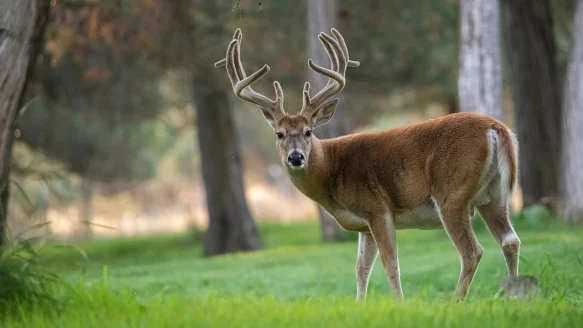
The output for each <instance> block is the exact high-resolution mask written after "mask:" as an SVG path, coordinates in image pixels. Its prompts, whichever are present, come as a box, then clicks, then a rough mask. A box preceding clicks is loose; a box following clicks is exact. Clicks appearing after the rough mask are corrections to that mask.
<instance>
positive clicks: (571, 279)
mask: <svg viewBox="0 0 583 328" xmlns="http://www.w3.org/2000/svg"><path fill="white" fill-rule="evenodd" d="M476 230H477V231H478V239H479V240H480V243H481V244H482V245H483V246H484V248H485V250H486V252H485V255H484V257H483V259H482V262H481V264H480V267H479V269H478V273H477V275H476V278H475V279H474V282H473V284H472V287H471V290H470V293H469V296H468V298H467V300H466V301H465V302H464V303H461V304H455V303H452V301H451V299H452V295H453V291H454V289H455V285H456V282H457V278H458V274H459V269H460V263H459V258H458V254H457V252H456V250H455V248H454V247H453V245H452V244H451V241H450V240H449V239H448V237H447V235H446V234H445V232H443V231H400V232H399V233H398V239H399V256H400V263H401V279H402V284H403V290H404V293H405V301H403V302H399V303H396V302H394V301H393V300H392V292H391V290H390V287H389V284H388V281H387V278H386V276H385V273H384V270H383V268H382V264H381V262H380V260H377V263H376V266H375V269H374V271H373V274H372V277H371V282H370V287H369V297H368V301H367V303H366V305H363V304H359V303H356V302H355V301H354V297H355V292H356V288H355V274H354V265H355V260H356V241H355V240H354V235H353V236H351V237H352V239H351V240H350V241H347V242H344V243H340V244H327V245H325V244H321V243H320V242H319V230H318V226H317V224H316V223H300V224H291V225H277V224H268V225H261V231H262V236H263V239H264V242H265V245H266V249H264V250H262V251H259V252H253V253H238V254H230V255H225V256H219V257H215V258H212V259H206V258H202V257H201V253H202V252H201V245H200V244H199V243H198V242H197V241H196V240H195V239H194V238H192V236H191V235H178V236H160V237H151V238H139V239H132V240H104V241H96V242H90V243H85V244H83V245H81V246H82V248H83V249H84V250H85V251H86V252H87V255H88V258H89V260H85V259H84V258H83V257H82V256H80V255H79V254H78V253H75V252H74V251H72V250H64V249H61V250H59V251H55V250H51V251H50V254H49V259H50V260H49V261H48V264H49V268H52V269H54V270H57V271H58V272H60V273H61V274H62V275H63V276H64V277H65V279H66V281H67V282H68V283H69V284H70V285H71V286H72V287H73V290H74V291H75V292H71V291H68V290H66V289H64V290H63V292H61V293H60V294H59V295H57V297H60V298H61V299H63V302H65V304H66V305H65V306H63V307H61V308H60V309H54V308H52V307H47V306H42V305H38V306H37V307H35V308H33V309H30V308H24V307H21V308H20V310H19V311H15V310H11V311H9V312H10V313H9V314H8V315H7V316H5V318H4V320H3V321H2V322H3V323H4V324H5V325H6V326H15V327H16V326H22V327H55V326H57V327H97V326H99V327H199V326H210V327H223V326H228V327H247V326H248V327H282V326H301V327H304V326H314V325H315V326H330V327H345V326H352V327H354V326H357V327H360V326H366V327H369V326H379V327H380V326H396V327H402V326H415V327H427V326H435V327H445V326H447V327H457V326H462V325H463V326H465V327H468V326H488V327H510V326H513V327H522V326H535V327H567V326H577V325H578V324H580V322H581V320H583V310H582V309H583V263H582V262H581V255H580V254H583V230H582V229H581V228H573V227H567V226H562V225H556V224H544V225H540V224H533V223H529V222H527V221H525V222H520V223H518V224H517V225H516V230H517V232H518V234H519V236H520V238H521V240H522V252H521V262H520V273H521V274H530V275H534V276H536V277H537V278H538V279H539V282H540V285H541V288H542V292H541V295H540V298H539V299H538V300H536V301H534V302H529V303H526V302H523V301H518V302H502V301H499V300H493V296H494V295H495V293H496V292H497V291H498V287H499V281H500V278H502V277H503V276H504V275H505V274H506V267H505V263H504V259H503V257H502V253H501V251H500V248H499V247H498V245H497V244H496V243H495V241H494V239H493V237H492V236H491V235H490V234H489V232H488V231H487V229H484V227H483V226H481V223H479V221H478V222H476Z"/></svg>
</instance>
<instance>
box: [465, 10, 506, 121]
mask: <svg viewBox="0 0 583 328" xmlns="http://www.w3.org/2000/svg"><path fill="white" fill-rule="evenodd" d="M499 15H500V8H499V2H498V1H490V0H461V6H460V39H461V47H460V69H459V78H458V89H459V91H458V92H459V105H460V109H461V110H462V111H466V112H476V113H480V114H486V115H489V116H491V117H493V118H496V119H499V120H501V119H502V67H501V66H502V59H501V56H500V44H499V36H498V34H499V33H498V28H499V21H500V19H499Z"/></svg>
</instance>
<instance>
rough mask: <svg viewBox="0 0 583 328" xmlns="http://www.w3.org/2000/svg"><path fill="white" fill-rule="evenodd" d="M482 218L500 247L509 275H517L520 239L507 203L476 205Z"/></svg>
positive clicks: (493, 202)
mask: <svg viewBox="0 0 583 328" xmlns="http://www.w3.org/2000/svg"><path fill="white" fill-rule="evenodd" d="M478 211H480V215H481V216H482V219H483V220H484V222H485V223H486V225H487V226H488V229H489V230H490V232H491V233H492V235H493V236H494V239H496V241H497V242H498V244H499V245H500V247H501V248H502V253H503V254H504V258H505V259H506V266H507V267H508V275H509V276H514V277H516V276H518V255H519V253H520V239H519V238H518V235H516V232H515V231H514V228H513V227H512V224H511V223H510V216H509V211H508V205H507V204H500V203H499V202H496V201H492V202H490V203H489V204H487V205H484V206H480V207H478Z"/></svg>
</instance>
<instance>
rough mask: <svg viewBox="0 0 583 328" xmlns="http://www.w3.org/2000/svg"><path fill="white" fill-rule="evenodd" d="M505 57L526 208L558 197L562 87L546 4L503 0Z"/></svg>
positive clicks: (538, 0)
mask: <svg viewBox="0 0 583 328" xmlns="http://www.w3.org/2000/svg"><path fill="white" fill-rule="evenodd" d="M501 5H502V18H503V19H502V21H503V31H504V39H505V41H506V46H505V50H506V51H505V52H506V56H507V58H508V61H509V63H510V73H511V76H512V96H513V101H514V116H515V125H516V131H517V136H518V142H519V145H520V182H521V183H520V184H521V188H522V194H523V204H524V206H529V205H532V204H535V203H538V202H547V201H550V200H551V199H556V197H557V196H558V194H557V193H558V182H559V181H560V174H559V172H560V161H558V160H557V158H560V154H561V124H562V120H561V103H560V83H559V82H558V81H559V79H558V69H557V63H556V46H555V35H554V30H553V16H552V8H551V3H550V1H549V0H532V1H527V0H503V1H502V2H501Z"/></svg>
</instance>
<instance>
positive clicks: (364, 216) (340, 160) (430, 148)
mask: <svg viewBox="0 0 583 328" xmlns="http://www.w3.org/2000/svg"><path fill="white" fill-rule="evenodd" d="M332 34H333V35H334V36H335V38H333V37H330V36H329V35H327V34H325V33H321V34H320V35H319V39H320V41H321V42H322V44H323V45H324V47H325V49H326V51H327V52H328V55H329V56H330V61H331V66H332V68H331V69H327V68H323V67H320V66H318V65H316V64H314V63H313V62H312V60H311V59H310V60H308V65H309V66H310V68H311V69H313V70H315V71H317V72H318V73H320V74H323V75H325V76H326V77H328V78H329V80H328V84H327V85H326V86H325V87H324V89H322V90H321V91H320V92H318V93H317V94H316V95H315V96H313V97H310V84H309V83H306V84H305V87H304V92H303V106H302V108H301V110H300V111H299V113H298V114H297V115H290V114H288V113H286V112H285V111H284V108H283V91H282V89H281V86H280V85H279V83H278V82H274V83H273V85H274V87H275V94H276V98H275V100H272V99H269V98H267V97H265V96H263V95H261V94H259V93H257V92H256V91H254V90H253V89H252V88H251V84H252V83H254V82H256V81H257V80H259V79H260V78H261V77H262V76H263V75H265V74H266V73H267V72H268V71H269V66H267V65H265V66H263V68H261V69H260V70H258V71H257V72H255V73H253V74H251V75H249V76H248V75H247V74H246V73H245V70H244V69H243V65H242V63H241V55H240V47H241V38H242V35H241V31H240V30H239V29H237V31H236V32H235V35H234V37H233V40H232V41H231V43H230V44H229V46H228V49H227V57H226V59H223V60H221V61H219V62H217V63H216V64H215V66H217V67H220V66H223V65H226V68H227V73H228V75H229V79H230V80H231V83H232V85H233V89H234V91H235V94H236V95H237V96H238V97H239V98H241V99H243V100H246V101H248V102H251V103H254V104H256V105H258V106H259V108H260V109H261V112H262V113H263V115H264V116H265V118H266V119H267V122H268V123H269V125H271V127H272V128H273V130H274V132H275V134H276V136H277V148H278V150H279V153H280V155H281V161H282V163H283V166H284V167H285V169H286V172H287V174H288V176H289V178H290V179H291V181H292V182H293V184H294V185H295V186H296V187H297V188H298V189H299V190H300V191H301V192H302V193H303V194H305V195H306V196H307V197H309V198H310V199H312V200H314V201H315V202H317V203H318V204H320V205H322V207H324V208H325V209H326V210H327V211H328V212H330V214H332V215H333V216H334V217H335V219H336V220H337V222H338V223H339V224H340V226H342V227H343V228H344V229H346V230H351V231H358V232H359V240H358V256H357V260H356V282H357V284H356V287H357V289H356V298H357V299H358V300H364V299H366V291H367V286H368V280H369V276H370V272H371V269H372V267H373V264H374V262H375V259H376V256H377V252H380V257H381V260H382V263H383V265H384V267H385V269H386V272H387V276H388V278H389V282H390V285H391V288H392V290H393V291H394V292H395V294H396V296H397V298H401V297H402V296H403V291H402V289H401V281H400V275H399V262H398V258H397V241H396V234H395V230H397V229H440V228H441V227H445V230H446V232H447V233H448V235H449V237H450V239H451V241H452V242H453V244H454V245H455V247H456V248H457V250H458V252H459V254H460V257H461V273H460V277H459V281H458V284H457V288H456V291H455V298H456V299H457V300H462V299H464V298H465V296H466V295H467V293H468V290H469V288H470V285H471V283H472V279H473V277H474V275H475V273H476V270H477V268H478V264H479V262H480V259H481V258H482V254H483V252H484V249H483V248H482V246H481V245H480V244H479V243H478V241H477V240H476V237H475V235H474V232H473V230H472V227H471V225H470V217H471V216H473V214H474V208H475V207H477V208H478V210H479V211H480V214H481V215H482V218H483V219H484V221H485V222H486V224H487V226H488V227H489V229H490V231H491V232H492V234H493V235H494V238H495V239H496V241H497V242H498V243H499V244H500V246H501V248H502V251H503V253H504V257H505V258H506V264H507V266H508V273H509V275H510V276H517V275H518V253H519V248H520V240H519V238H518V236H517V235H516V233H515V232H514V229H513V227H512V225H511V223H510V220H509V201H510V197H511V195H512V192H513V190H514V186H515V185H516V179H517V164H518V163H517V161H518V159H517V146H516V140H515V137H514V135H513V134H512V133H511V131H510V130H509V129H508V128H507V127H506V126H505V125H504V124H503V123H501V122H499V121H497V120H495V119H493V118H490V117H488V116H484V115H479V114H473V113H458V114H451V115H447V116H443V117H440V118H436V119H433V120H429V121H427V122H424V123H421V124H415V125H411V126H407V127H402V128H396V129H391V130H388V131H384V132H374V133H357V134H351V135H347V136H342V137H339V138H335V139H327V140H319V139H318V138H316V137H315V136H314V135H313V134H312V131H313V130H314V129H316V128H317V127H319V126H321V125H323V124H326V123H327V122H328V121H329V120H330V119H331V118H332V116H333V115H334V110H335V108H336V104H337V103H338V99H334V100H332V101H329V102H326V101H327V100H328V99H329V98H331V97H332V96H334V95H336V94H337V93H339V92H340V91H341V90H342V89H343V88H344V85H345V82H346V80H345V72H346V68H347V67H357V66H359V65H360V64H359V63H358V62H356V61H353V60H350V59H349V57H348V49H347V47H346V44H345V42H344V39H343V38H342V36H341V35H340V33H339V32H338V31H336V30H335V29H332Z"/></svg>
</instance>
